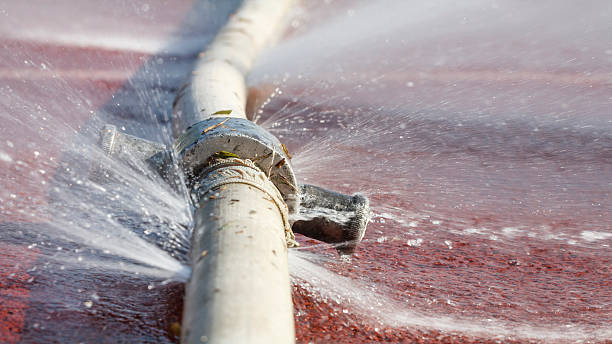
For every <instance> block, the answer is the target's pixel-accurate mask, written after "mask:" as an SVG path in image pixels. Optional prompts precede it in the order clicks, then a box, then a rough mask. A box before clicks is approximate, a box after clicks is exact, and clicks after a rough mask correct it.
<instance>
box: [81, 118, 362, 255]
mask: <svg viewBox="0 0 612 344" xmlns="http://www.w3.org/2000/svg"><path fill="white" fill-rule="evenodd" d="M99 144H100V146H101V148H102V150H103V152H104V154H105V155H106V156H108V157H109V158H111V159H113V160H119V161H121V162H123V163H125V164H127V165H128V166H130V167H132V168H133V169H135V170H137V171H139V172H141V173H143V174H145V175H146V174H148V173H150V171H154V172H156V174H158V175H160V176H161V177H162V178H163V179H165V180H166V181H167V182H168V183H169V184H170V185H171V186H172V187H174V188H175V189H177V188H178V186H177V183H178V181H177V180H179V179H180V178H176V174H177V172H180V170H182V172H183V174H184V175H185V176H186V177H187V178H185V180H186V182H187V184H188V185H187V186H188V190H190V192H191V199H192V202H193V204H194V205H196V206H197V205H198V204H199V202H201V200H202V199H203V197H206V196H205V195H208V194H209V193H210V191H211V190H215V189H218V188H219V187H222V186H223V185H224V184H227V183H231V182H237V181H238V180H240V181H239V182H240V183H243V184H249V185H251V186H253V187H257V188H259V189H261V190H262V191H264V192H266V193H267V194H268V195H269V196H270V198H271V199H272V201H273V202H274V203H275V204H276V205H277V207H278V208H279V210H280V212H281V214H283V222H284V224H285V234H286V235H285V236H286V240H287V246H288V247H294V246H297V242H296V241H295V237H294V235H293V232H295V233H300V234H302V235H305V236H307V237H310V238H313V239H316V240H320V241H323V242H326V243H330V244H333V245H335V247H336V249H337V250H338V252H339V253H340V254H341V255H349V254H352V253H353V252H354V250H355V248H356V247H357V246H358V244H359V243H360V242H361V240H362V239H363V236H364V234H365V231H366V227H367V224H368V222H369V221H370V208H369V201H368V199H367V198H366V197H364V196H363V195H360V194H355V195H352V196H351V195H344V194H340V193H337V192H334V191H330V190H326V189H323V188H321V187H318V186H314V185H298V184H297V182H296V177H295V174H294V172H293V169H292V168H291V163H290V159H291V155H290V154H289V152H288V151H287V148H286V147H285V146H284V145H283V144H281V143H280V142H279V141H278V139H277V138H276V137H275V136H274V135H272V134H270V133H269V132H267V131H266V130H265V129H263V128H261V127H259V126H257V125H256V124H254V123H253V122H251V121H248V120H246V119H241V118H230V117H227V118H225V117H212V118H209V119H207V120H204V121H201V122H199V123H196V124H194V125H192V126H191V127H189V128H187V130H186V131H185V133H184V134H183V135H182V136H181V137H179V138H178V139H177V140H176V141H175V143H174V145H173V147H172V150H169V149H167V148H166V146H164V145H162V144H160V143H155V142H151V141H147V140H144V139H141V138H137V137H134V136H131V135H127V134H124V133H120V132H119V131H118V130H117V128H116V127H115V126H112V125H106V126H105V127H104V128H103V129H102V130H101V132H100V141H99ZM173 157H176V158H177V159H178V161H177V163H175V162H174V161H173ZM177 165H178V167H180V168H179V169H177ZM233 177H239V178H233ZM90 178H92V179H94V180H95V181H98V182H104V181H107V180H109V179H113V175H112V169H110V168H108V166H107V165H106V164H105V162H103V161H102V162H97V163H95V164H94V165H93V168H92V170H91V172H90ZM259 179H262V180H263V179H266V180H269V181H270V182H271V183H270V182H267V183H260V180H259ZM261 185H268V186H270V185H273V186H274V187H275V188H274V187H273V188H270V187H266V188H264V189H262V187H261ZM273 189H274V190H273Z"/></svg>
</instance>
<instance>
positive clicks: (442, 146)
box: [0, 2, 612, 343]
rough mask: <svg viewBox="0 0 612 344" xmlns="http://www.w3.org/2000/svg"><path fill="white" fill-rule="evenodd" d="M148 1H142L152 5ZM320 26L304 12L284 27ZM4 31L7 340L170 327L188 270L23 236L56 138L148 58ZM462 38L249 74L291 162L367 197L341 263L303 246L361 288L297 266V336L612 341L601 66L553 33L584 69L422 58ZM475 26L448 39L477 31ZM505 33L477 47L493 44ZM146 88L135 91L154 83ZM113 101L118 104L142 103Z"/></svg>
mask: <svg viewBox="0 0 612 344" xmlns="http://www.w3.org/2000/svg"><path fill="white" fill-rule="evenodd" d="M140 5H144V3H143V4H140V3H139V4H138V6H134V8H136V9H137V10H138V11H141V12H142V8H144V7H140ZM187 5H189V4H188V2H185V3H182V5H181V6H182V7H180V8H179V9H178V10H176V11H174V12H170V13H168V14H167V16H166V17H164V15H163V11H162V10H161V9H162V8H163V6H156V7H155V6H154V8H153V9H152V11H153V12H152V13H156V14H155V15H152V14H151V17H149V18H148V19H147V18H146V17H144V15H143V16H139V15H136V16H137V17H138V18H139V20H140V21H143V23H144V24H142V23H141V24H142V26H143V27H148V28H152V27H155V22H156V21H159V20H160V18H165V19H164V20H163V22H164V23H165V25H167V26H168V27H173V25H174V26H178V25H179V23H178V22H179V21H180V18H182V16H183V15H184V13H185V11H186V10H187V7H188V6H187ZM338 6H339V7H333V8H334V10H338V8H339V9H340V10H342V9H343V6H347V5H346V4H344V3H342V4H341V5H338ZM85 7H86V6H85ZM130 8H131V7H130ZM321 8H322V7H321ZM321 8H315V7H312V6H309V7H308V8H307V9H308V11H311V12H315V10H321ZM132 10H134V9H131V10H129V11H127V12H130V11H132ZM134 11H136V10H134ZM138 11H136V12H138ZM343 11H344V10H343ZM141 12H138V13H141ZM83 13H88V11H87V9H85V10H84V11H83ZM113 13H114V12H113ZM130 13H131V12H130ZM315 13H316V12H315ZM141 14H142V13H141ZM8 15H9V16H10V15H11V13H9V14H8ZM160 16H161V17H160ZM117 17H118V18H123V17H122V16H121V15H117ZM324 18H334V16H333V15H330V14H329V13H328V14H327V15H326V16H316V14H315V15H314V19H313V18H311V19H310V23H315V22H317V20H318V21H321V20H323V19H324ZM11 19H13V20H16V19H17V18H15V17H11ZM122 20H124V24H125V25H126V26H127V27H130V25H134V26H136V27H138V26H139V25H141V24H138V23H136V24H134V23H132V24H128V22H129V21H128V20H127V19H125V18H124V19H122ZM117 21H118V22H119V24H121V23H122V22H121V20H120V19H117ZM305 21H306V22H307V23H308V22H309V21H308V19H305ZM119 24H118V25H119ZM310 29H312V27H309V26H308V25H305V26H303V27H300V28H299V29H297V30H295V32H294V33H293V34H292V35H291V36H289V37H288V39H291V38H292V37H297V36H299V35H300V34H302V33H307V32H308V30H310ZM102 31H104V30H102ZM0 39H1V41H0V46H2V47H4V49H3V50H2V53H0V57H2V58H1V59H0V61H2V62H0V82H1V83H2V87H3V89H2V90H3V93H2V94H3V95H4V96H6V97H7V98H8V99H10V100H11V101H13V100H14V103H3V105H4V109H5V110H6V111H8V113H9V115H8V117H3V119H4V121H3V125H2V128H1V129H0V137H1V138H2V140H1V141H2V142H0V147H2V148H1V149H2V151H3V152H6V153H7V154H9V155H10V159H11V160H12V161H10V163H9V162H7V161H4V160H3V161H2V162H0V164H2V165H0V166H2V172H1V175H2V178H1V182H0V187H1V188H2V189H3V193H2V196H1V197H2V202H3V204H2V213H1V216H2V220H1V222H2V224H1V227H0V232H1V234H2V237H1V238H2V241H3V242H5V243H3V244H1V245H0V252H1V253H0V295H1V297H0V337H1V338H2V340H0V341H2V342H7V343H17V342H23V343H54V342H79V341H83V342H96V343H105V342H109V343H111V342H113V343H115V342H142V343H149V342H150V343H154V342H155V343H160V342H162V343H163V342H167V343H171V342H178V339H177V337H176V336H175V335H174V334H173V330H174V331H175V330H176V325H174V324H175V323H176V322H179V321H180V310H181V308H182V295H183V286H182V285H181V284H180V283H170V284H168V285H161V284H160V282H161V281H153V282H152V281H151V279H149V278H145V277H138V276H132V275H129V274H127V273H126V274H125V275H124V274H119V275H118V274H116V273H115V274H112V273H105V272H100V271H96V270H88V269H85V268H83V269H77V270H63V269H62V268H61V267H60V264H59V263H58V262H55V261H52V260H51V259H48V257H50V256H51V255H45V254H41V251H40V250H43V251H44V250H47V251H48V250H51V249H55V247H53V246H54V245H55V244H56V243H55V242H47V244H49V245H48V246H49V247H50V248H48V247H47V246H45V245H41V247H44V248H41V249H38V248H34V249H28V248H27V246H28V245H29V244H31V243H33V242H37V243H39V242H40V241H41V240H43V241H45V240H47V239H40V238H37V237H33V236H28V235H22V236H20V235H21V234H19V233H20V232H25V233H26V234H27V233H28V232H30V229H31V228H32V227H34V226H40V227H42V228H43V229H44V226H45V224H44V223H41V222H44V221H45V220H46V221H52V218H53V216H52V215H53V214H51V216H50V214H48V212H47V211H46V210H47V209H48V208H49V201H50V199H49V196H48V195H49V186H50V185H56V184H53V183H54V175H55V174H56V171H55V169H56V168H58V166H60V162H61V161H62V159H63V157H62V149H63V146H64V145H67V144H68V143H69V142H72V140H73V138H74V137H75V136H76V135H77V132H79V131H80V130H81V129H82V126H83V125H84V124H85V122H87V121H88V120H91V118H90V116H91V112H90V111H97V110H99V109H102V108H106V109H107V110H108V109H109V105H113V103H114V102H115V101H114V100H112V99H113V98H111V97H112V96H113V95H114V94H118V92H119V90H120V88H121V87H122V86H129V85H127V80H128V79H129V78H130V76H132V75H134V73H138V70H139V68H140V67H141V66H142V64H143V63H145V62H147V61H149V62H150V61H151V60H152V59H157V57H155V56H151V55H149V54H148V53H147V52H143V51H138V50H137V51H127V50H122V48H121V47H119V48H116V49H112V48H110V49H109V48H108V47H105V48H101V47H83V46H71V45H66V44H62V43H58V42H45V41H44V40H43V41H40V40H39V41H32V40H28V39H22V38H15V37H12V36H11V37H6V38H0ZM453 39H454V38H453V37H451V38H445V39H439V40H428V41H427V42H425V43H423V44H422V45H419V44H416V45H412V46H411V45H409V46H407V47H406V49H405V50H401V49H400V50H399V51H393V50H392V49H391V48H386V49H381V51H384V52H386V53H387V54H388V55H393V54H394V56H402V58H405V60H402V63H403V62H405V61H413V62H411V63H412V64H410V65H406V66H404V67H401V68H400V70H399V71H394V72H392V73H386V74H385V76H384V77H383V78H382V79H377V80H378V81H372V78H376V77H378V75H379V74H381V73H380V72H381V69H380V68H379V67H376V66H377V65H376V64H374V62H381V61H382V59H383V57H381V56H378V55H376V56H373V57H370V58H369V59H368V58H363V59H360V58H359V57H360V56H361V55H358V54H357V55H355V56H356V57H355V58H354V60H356V61H357V60H358V61H359V62H360V63H361V64H362V66H361V67H360V68H361V69H356V67H354V66H352V63H353V62H352V61H353V60H352V59H347V58H346V57H345V59H344V60H342V61H345V62H344V65H343V66H342V67H343V68H344V71H345V72H346V73H347V75H348V74H350V73H349V72H351V71H355V73H353V74H352V75H351V78H349V79H342V78H341V75H339V72H337V71H336V72H334V71H333V68H331V67H330V68H321V69H320V70H316V71H310V73H312V75H313V76H312V77H310V78H309V77H308V75H306V77H305V79H304V80H299V81H298V80H296V79H295V78H294V79H290V80H289V81H288V82H280V80H281V79H282V77H280V76H279V77H276V76H274V75H273V76H271V77H270V78H269V79H268V80H256V81H257V84H256V85H253V86H255V87H254V88H255V89H256V90H255V91H254V92H253V94H259V95H263V98H262V99H261V101H260V103H262V102H263V101H265V100H266V99H267V95H268V94H270V93H271V92H273V90H274V89H275V88H276V87H280V88H281V89H282V91H283V95H282V96H280V95H277V96H276V97H275V98H274V100H273V101H272V102H270V103H268V104H267V105H266V107H264V109H263V110H264V111H262V112H263V113H262V114H261V117H260V119H259V121H260V122H259V123H261V124H262V125H264V126H266V127H267V128H269V129H270V130H271V131H272V132H274V133H275V134H277V135H279V136H280V137H281V139H282V140H283V141H284V142H285V143H287V145H288V146H289V148H290V150H291V151H292V153H294V156H295V158H294V160H295V161H294V163H295V166H296V171H297V173H298V176H299V178H301V179H302V180H306V179H307V181H308V182H312V183H317V184H321V185H323V186H327V187H330V188H333V189H337V190H339V191H342V192H347V193H352V192H356V191H362V192H364V193H365V194H366V195H367V196H368V197H370V200H371V203H372V207H373V210H374V218H373V223H371V225H370V227H369V229H368V233H367V234H366V237H365V239H364V242H363V243H362V245H361V246H360V247H359V248H358V250H357V252H356V255H355V256H354V257H353V258H352V261H351V262H350V263H347V262H341V261H339V260H338V259H337V256H336V253H335V251H334V250H333V248H330V247H328V246H326V245H321V244H320V243H316V242H314V241H312V240H307V239H305V238H300V240H301V241H302V242H303V246H304V247H307V249H306V251H312V252H314V255H315V256H317V257H324V258H325V259H324V261H323V262H317V264H320V266H322V267H324V268H325V270H326V271H329V272H331V275H330V276H331V277H328V278H329V279H330V281H329V282H330V283H332V284H333V283H335V282H338V281H339V280H338V278H342V279H343V280H342V281H346V280H349V281H351V283H352V285H353V286H354V289H355V290H354V291H355V293H356V295H357V297H355V296H354V295H352V294H351V295H349V296H345V295H346V293H345V292H344V291H342V290H339V289H341V288H342V287H339V288H338V289H333V288H330V289H331V291H329V290H325V287H320V286H319V289H317V284H316V282H313V281H312V280H310V279H309V276H307V275H304V274H301V273H300V272H299V271H298V272H297V273H296V276H294V278H295V281H296V282H295V284H294V287H293V288H294V294H293V299H294V304H295V313H296V336H297V342H298V343H310V342H314V343H376V342H385V343H413V342H416V343H421V342H422V343H458V342H461V343H469V342H479V343H493V342H508V343H513V342H521V343H524V342H532V341H538V342H570V341H572V342H573V341H580V340H583V341H592V342H610V340H609V338H608V337H607V336H608V335H609V334H610V324H611V323H612V271H611V269H612V254H611V251H610V243H611V241H610V240H611V239H610V236H608V235H606V233H610V211H611V209H610V205H609V199H610V184H609V181H610V178H612V174H611V171H612V170H611V168H610V161H611V160H610V159H612V156H610V152H611V151H612V150H611V147H612V145H611V144H610V137H609V131H608V130H609V125H608V124H606V123H609V111H608V110H609V109H610V101H609V96H610V94H611V93H610V92H611V91H612V90H611V86H610V85H611V83H610V73H611V71H610V69H609V63H606V62H605V60H601V59H600V60H597V59H594V60H593V61H590V60H589V59H588V58H587V57H588V56H587V57H585V53H584V52H583V50H584V49H583V50H581V48H580V47H578V46H570V47H567V46H565V47H563V49H561V48H559V49H561V50H563V51H562V54H565V55H564V56H567V57H568V58H577V59H580V60H581V61H583V60H587V61H588V62H584V63H583V64H581V65H579V68H578V67H575V68H572V67H571V66H570V67H567V66H565V67H563V68H561V67H559V68H557V67H555V66H553V67H554V68H553V67H550V66H538V65H536V64H534V65H529V63H525V62H520V63H519V62H516V61H513V60H512V59H511V58H509V57H508V56H509V55H510V54H499V55H500V57H499V59H496V58H493V59H488V60H486V61H485V62H486V63H478V59H477V58H474V57H473V56H472V57H471V58H473V60H470V59H469V58H468V59H467V61H468V62H465V61H464V63H463V64H458V65H455V66H450V67H449V66H446V67H435V66H434V67H432V66H431V65H429V64H428V63H426V62H423V61H429V60H430V59H432V60H433V59H434V58H436V57H440V56H438V55H437V54H439V55H443V54H442V53H440V51H442V50H443V49H438V48H439V47H442V48H444V47H446V45H448V44H450V45H452V42H451V43H448V41H449V40H450V41H453ZM478 39H480V40H482V39H483V38H482V37H481V36H479V37H478ZM478 39H468V38H465V37H464V38H463V39H462V40H460V41H457V42H459V43H456V44H459V45H461V44H463V45H465V46H468V47H469V46H470V45H474V44H476V43H474V42H476V41H477V40H478ZM500 41H501V40H500ZM548 43H549V44H552V43H550V42H548ZM553 43H554V42H553ZM445 44H446V45H445ZM542 44H545V43H542ZM512 45H513V49H517V50H521V51H529V49H532V50H533V49H534V48H529V45H528V44H523V43H520V42H519V43H516V42H514V43H513V44H512ZM517 45H518V48H517ZM553 45H554V44H553ZM427 47H436V49H433V48H432V49H431V50H428V48H427ZM497 48H498V47H495V46H493V47H489V48H486V49H484V50H483V51H484V52H483V54H484V53H491V54H493V56H496V55H495V51H496V49H497ZM502 48H503V47H502ZM605 48H606V47H603V48H602V49H605ZM607 49H609V47H607ZM414 51H416V53H415V52H414ZM504 52H506V51H504ZM506 53H507V52H506ZM410 54H413V55H410ZM548 54H550V55H555V56H557V55H560V54H561V53H558V54H557V53H555V52H551V53H548ZM459 55H460V54H459ZM501 55H503V56H501ZM544 55H547V54H544ZM342 56H343V55H340V56H338V57H336V58H339V59H342ZM470 56H471V55H470ZM470 56H468V57H470ZM164 57H167V56H165V55H164ZM361 57H363V56H361ZM459 57H461V56H459ZM181 58H183V59H185V58H186V57H184V56H183V57H181ZM187 59H188V58H187ZM377 59H378V61H376V60H377ZM518 59H519V58H518V57H517V60H518ZM23 61H27V63H23ZM332 61H333V60H332ZM373 61H374V62H373ZM414 61H417V62H414ZM419 61H420V62H421V64H419V63H418V62H419ZM383 62H384V61H383ZM406 63H407V62H406ZM43 64H44V65H45V66H46V67H43ZM170 64H172V63H170ZM329 65H330V66H331V65H332V63H329ZM313 66H314V67H317V65H316V64H313ZM363 66H365V67H363ZM368 66H370V67H371V68H369V69H368V68H367V67H368ZM394 66H395V67H397V65H393V63H391V67H388V68H389V69H390V70H392V71H393V68H394ZM47 67H48V69H47ZM407 83H411V84H409V85H408V84H407ZM358 84H359V85H361V87H356V86H355V85H358ZM270 85H272V87H270ZM407 85H408V86H407ZM163 86H164V87H166V88H167V89H168V90H172V88H173V87H174V86H176V85H172V84H170V85H163ZM146 87H147V86H143V87H142V89H146ZM7 89H8V90H10V92H9V91H4V90H7ZM50 90H58V91H57V92H50ZM458 90H460V91H458ZM7 92H9V93H7ZM143 92H144V93H145V95H144V96H142V97H143V98H144V100H143V101H146V100H147V97H151V98H152V96H150V95H147V93H146V91H143ZM326 95H332V96H333V97H334V98H333V99H335V100H334V101H329V100H328V97H327V96H326ZM532 96H533V97H532ZM346 97H349V98H347V99H344V98H346ZM149 100H151V99H149ZM559 100H563V101H559ZM155 101H158V100H157V99H156V100H155ZM35 105H39V106H41V107H43V110H41V109H37V108H36V107H35ZM381 106H382V107H383V108H381ZM385 106H386V107H387V108H384V107H385ZM258 107H259V106H257V104H255V105H254V108H258ZM112 109H114V110H113V111H116V112H115V115H116V117H118V118H119V117H121V116H130V115H133V114H130V113H127V112H129V111H125V108H122V107H120V106H117V107H116V108H112V107H111V110H112ZM111 112H112V111H111ZM517 113H519V114H520V116H519V115H516V116H515V114H517ZM28 116H33V117H28ZM43 117H46V118H47V119H44V118H43ZM47 120H49V121H50V123H56V124H57V123H59V124H57V125H55V124H47V123H46V121H47ZM131 120H133V121H134V122H135V123H138V121H142V122H143V123H144V122H145V121H146V119H144V118H139V117H137V116H136V119H133V118H132V119H131ZM322 120H323V122H321V121H322ZM502 122H503V123H507V124H504V125H503V126H499V125H498V124H499V123H502ZM41 123H42V124H41ZM402 123H403V124H404V126H403V127H401V126H400V125H401V124H402ZM555 123H561V124H559V125H557V124H555ZM143 125H144V124H143ZM358 127H361V128H363V130H359V129H358ZM577 127H581V129H580V130H578V129H576V128H577ZM355 128H357V129H355ZM564 128H569V129H564ZM536 129H537V130H536ZM368 130H370V132H368ZM287 132H293V133H294V134H295V135H291V136H290V135H288V134H287ZM6 141H11V144H10V145H8V144H7V143H6ZM17 161H21V163H17ZM62 166H63V165H62ZM41 170H42V171H44V173H42V172H40V171H41ZM60 186H62V185H60ZM32 232H33V231H32ZM38 232H40V230H38ZM43 232H44V230H43ZM308 247H310V248H308ZM45 252H46V251H45ZM298 264H299V263H298ZM33 267H37V269H36V270H33V271H30V270H31V269H32V268H33ZM319 277H320V278H324V276H319ZM149 286H153V287H152V288H149ZM365 286H368V287H370V286H373V289H368V288H365ZM321 288H323V289H324V290H323V291H322V290H321ZM325 292H329V293H331V294H338V295H340V296H341V298H342V301H341V302H336V301H333V300H331V299H330V297H329V296H326V295H325ZM343 295H344V296H343ZM359 296H361V297H363V299H364V300H365V301H360V300H358V297H359ZM351 298H352V299H351ZM356 298H357V299H356ZM376 299H379V300H380V301H381V304H380V305H376V304H373V303H372V300H376ZM92 300H93V301H95V302H94V303H93V306H87V305H89V303H88V302H91V301H92ZM368 306H374V308H375V310H376V311H377V312H374V311H368V309H367V307H368ZM364 308H365V310H364ZM345 311H346V312H345Z"/></svg>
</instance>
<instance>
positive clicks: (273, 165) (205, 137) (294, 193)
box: [173, 117, 299, 214]
mask: <svg viewBox="0 0 612 344" xmlns="http://www.w3.org/2000/svg"><path fill="white" fill-rule="evenodd" d="M173 150H174V154H175V156H176V157H177V158H178V160H179V161H180V165H181V166H182V168H183V171H184V172H185V174H186V176H187V180H193V179H194V178H195V177H197V176H198V175H200V172H201V171H202V170H203V169H204V168H206V167H207V160H208V159H209V158H210V157H212V156H213V155H214V154H222V155H223V154H225V156H226V157H235V158H239V159H243V160H245V159H248V160H250V161H251V162H252V163H253V164H254V165H255V166H256V167H257V168H258V169H260V170H261V171H262V172H263V173H264V174H265V175H266V177H267V178H268V179H270V181H271V182H272V183H273V184H274V185H275V186H276V188H277V189H278V191H279V192H280V194H281V196H282V199H283V200H284V201H285V203H286V204H287V207H288V209H289V213H290V214H293V213H295V212H296V210H297V207H298V192H299V190H298V187H297V181H296V178H295V174H294V173H293V169H292V168H291V164H290V162H289V159H291V156H290V154H289V152H288V151H287V148H286V147H285V146H284V145H283V144H281V143H280V142H279V141H278V139H277V138H276V137H275V136H274V135H272V134H270V133H269V132H267V131H266V130H265V129H263V128H262V127H260V126H258V125H257V124H255V123H253V122H251V121H249V120H246V119H242V118H231V117H226V118H223V117H211V118H209V119H207V120H204V121H201V122H199V123H196V124H194V125H192V126H191V127H189V128H187V130H186V131H185V133H184V134H183V135H182V136H181V137H179V138H178V139H177V140H176V141H175V143H174V146H173Z"/></svg>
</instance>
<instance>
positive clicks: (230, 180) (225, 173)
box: [191, 157, 299, 248]
mask: <svg viewBox="0 0 612 344" xmlns="http://www.w3.org/2000/svg"><path fill="white" fill-rule="evenodd" d="M196 180H198V181H197V183H196V184H194V185H193V186H192V194H191V198H192V202H193V203H194V204H196V205H197V204H199V202H200V201H201V200H202V199H205V197H211V196H212V197H215V196H214V195H210V193H211V192H214V191H216V190H218V189H220V188H222V187H223V186H224V185H227V184H236V183H239V184H246V185H249V186H252V187H254V188H257V189H259V190H261V191H263V192H265V193H266V194H267V195H268V196H269V197H270V199H268V200H269V201H271V202H272V203H274V204H275V205H276V207H277V208H278V210H279V212H280V214H281V217H282V219H283V227H284V229H285V241H286V244H287V247H288V248H291V247H297V246H299V244H298V242H297V241H296V240H295V235H294V234H293V231H292V230H291V225H290V224H289V211H288V208H287V205H286V204H285V202H284V201H283V198H282V196H281V194H280V192H279V191H278V189H277V188H276V186H274V184H273V183H272V182H271V181H270V180H269V179H268V177H267V176H266V174H265V173H264V172H263V171H261V170H260V169H259V168H258V167H257V166H255V164H254V163H253V162H252V161H251V160H249V159H240V158H215V157H211V158H210V159H209V161H208V166H207V167H206V168H205V169H204V170H202V172H201V173H200V175H199V176H198V178H196Z"/></svg>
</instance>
